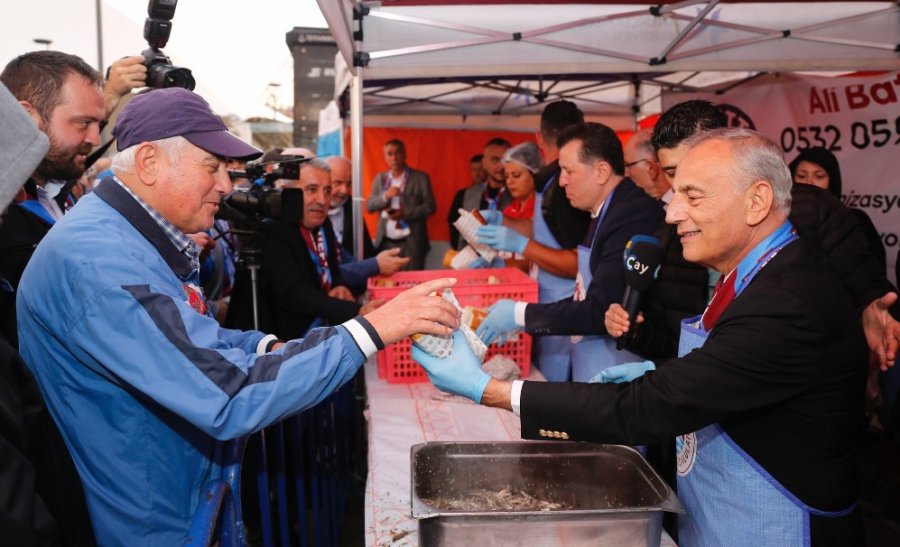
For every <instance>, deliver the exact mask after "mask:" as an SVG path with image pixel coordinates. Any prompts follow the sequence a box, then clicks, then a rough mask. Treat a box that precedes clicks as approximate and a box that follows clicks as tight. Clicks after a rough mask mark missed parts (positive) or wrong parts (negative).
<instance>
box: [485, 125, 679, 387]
mask: <svg viewBox="0 0 900 547" xmlns="http://www.w3.org/2000/svg"><path fill="white" fill-rule="evenodd" d="M557 146H558V147H559V165H560V167H561V168H562V173H561V176H560V181H559V182H560V188H562V189H564V190H565V192H566V196H567V197H568V199H569V201H570V202H571V204H572V206H573V207H575V208H577V209H581V210H583V211H590V212H591V216H592V221H591V224H590V226H589V227H588V232H587V237H586V238H585V241H584V245H582V246H581V247H579V249H578V276H577V278H576V282H575V295H574V298H572V299H569V298H565V299H561V300H559V301H557V302H554V303H550V304H526V303H524V302H518V303H516V302H513V301H511V300H500V301H498V302H497V303H496V304H494V305H493V306H491V309H490V313H489V314H488V316H487V317H486V318H485V319H484V321H482V323H481V326H479V328H478V334H479V335H480V336H482V338H483V339H484V341H485V343H488V344H489V343H491V341H492V340H494V338H496V337H497V336H498V335H501V334H504V333H507V332H510V331H513V330H515V329H517V328H524V329H525V331H527V332H529V333H531V334H539V335H547V334H551V335H569V336H571V337H572V339H571V356H572V379H573V380H575V381H577V382H586V381H588V380H590V379H591V378H593V377H594V376H595V375H596V374H597V373H599V372H600V371H602V370H604V369H605V368H607V367H609V366H612V365H617V364H619V363H626V362H629V361H635V360H638V359H637V358H636V357H635V356H634V355H632V354H630V353H628V352H623V351H617V350H616V348H615V341H614V340H612V339H611V338H610V337H609V336H607V335H606V329H605V326H604V324H603V313H604V312H605V311H606V309H607V308H609V306H610V304H612V303H613V302H621V301H622V293H623V292H624V290H625V279H624V270H623V267H622V252H623V251H624V249H625V244H626V243H627V242H628V240H629V239H631V237H632V236H633V235H635V234H640V233H649V232H651V231H653V229H655V228H656V226H658V225H659V224H660V223H661V222H662V219H663V211H662V208H661V207H660V205H659V204H658V203H657V202H656V200H654V199H652V198H650V197H649V196H648V195H647V194H645V193H644V191H643V190H641V189H640V188H638V187H637V186H635V184H634V183H633V182H631V180H630V179H628V178H626V177H624V176H623V172H624V160H623V159H622V144H621V142H620V141H619V138H618V137H617V136H616V134H615V132H614V131H613V130H612V129H610V128H608V127H606V126H604V125H601V124H596V123H581V124H577V125H573V126H570V127H568V128H566V129H564V130H563V131H562V132H561V133H560V134H559V136H558V139H557Z"/></svg>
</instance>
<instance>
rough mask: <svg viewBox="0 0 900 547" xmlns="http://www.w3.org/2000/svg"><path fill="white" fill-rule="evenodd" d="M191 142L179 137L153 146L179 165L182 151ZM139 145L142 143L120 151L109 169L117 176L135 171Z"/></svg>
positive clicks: (160, 141)
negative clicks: (135, 153) (135, 157)
mask: <svg viewBox="0 0 900 547" xmlns="http://www.w3.org/2000/svg"><path fill="white" fill-rule="evenodd" d="M189 142H190V141H188V140H187V139H186V138H184V137H181V136H178V137H169V138H167V139H160V140H158V141H153V144H155V145H156V146H157V147H158V148H160V149H161V150H162V151H163V153H164V154H165V155H166V157H167V158H169V161H171V162H173V163H177V162H178V161H179V160H180V159H181V152H182V150H184V147H185V145H186V144H189ZM139 145H140V143H138V144H135V145H134V146H129V147H128V148H126V149H125V150H121V151H119V153H117V154H116V155H115V156H113V159H112V163H111V164H110V165H109V168H110V169H112V170H113V172H114V173H115V174H116V175H119V174H120V173H127V172H129V171H134V151H135V150H136V149H137V147H138V146H139Z"/></svg>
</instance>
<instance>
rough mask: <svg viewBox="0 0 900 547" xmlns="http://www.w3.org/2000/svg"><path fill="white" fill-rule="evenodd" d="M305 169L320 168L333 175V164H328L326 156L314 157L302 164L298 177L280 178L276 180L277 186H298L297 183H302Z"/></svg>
mask: <svg viewBox="0 0 900 547" xmlns="http://www.w3.org/2000/svg"><path fill="white" fill-rule="evenodd" d="M305 169H319V170H321V171H325V172H326V173H328V174H329V175H331V166H330V165H328V161H326V160H325V159H324V158H312V159H309V160H307V161H305V162H303V163H301V164H300V170H299V171H297V173H298V176H297V178H296V179H278V180H277V181H275V187H276V188H281V187H288V188H297V187H298V186H297V185H298V184H300V177H302V176H303V171H304V170H305Z"/></svg>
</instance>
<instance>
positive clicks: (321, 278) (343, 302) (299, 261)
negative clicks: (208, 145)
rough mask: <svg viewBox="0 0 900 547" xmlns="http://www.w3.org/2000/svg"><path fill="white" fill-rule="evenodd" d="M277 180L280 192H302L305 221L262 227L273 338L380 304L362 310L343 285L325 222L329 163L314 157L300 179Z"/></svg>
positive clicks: (337, 248)
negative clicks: (289, 190) (281, 190)
mask: <svg viewBox="0 0 900 547" xmlns="http://www.w3.org/2000/svg"><path fill="white" fill-rule="evenodd" d="M299 151H300V152H301V154H300V155H305V154H302V152H307V151H305V150H299ZM285 152H286V153H288V154H290V153H291V152H292V149H287V150H285ZM279 182H280V183H281V185H282V187H283V188H296V189H299V190H301V191H302V192H303V218H302V220H300V222H277V221H275V222H268V223H266V224H265V225H264V237H263V246H262V278H263V284H264V293H265V297H266V298H267V299H268V308H269V310H271V315H272V321H273V323H274V326H275V334H276V335H278V336H279V337H280V338H295V337H299V336H303V335H304V333H305V332H306V330H307V329H308V328H309V327H310V326H311V325H313V324H314V322H315V321H316V320H317V319H318V320H319V321H320V322H324V323H325V324H329V325H334V324H338V323H341V322H343V321H347V320H348V319H351V318H353V317H354V316H356V315H357V314H360V313H363V314H365V313H367V312H368V311H370V310H372V309H374V308H376V307H377V306H378V305H379V304H380V301H372V302H369V303H368V304H366V306H363V307H362V308H361V307H360V305H359V304H357V303H356V301H355V299H354V297H353V294H352V292H351V291H350V289H349V288H348V287H347V286H346V285H345V284H344V279H343V275H342V273H341V268H340V255H341V247H340V243H338V241H337V238H336V237H335V235H334V230H333V228H332V225H331V220H330V219H329V218H328V208H329V206H330V204H331V189H332V186H331V167H329V165H328V163H327V162H326V161H324V160H322V159H319V158H313V159H311V160H309V161H306V162H304V163H301V164H300V178H299V179H298V180H286V179H281V180H280V181H279Z"/></svg>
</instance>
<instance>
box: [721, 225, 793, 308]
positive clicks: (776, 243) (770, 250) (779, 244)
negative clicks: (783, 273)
mask: <svg viewBox="0 0 900 547" xmlns="http://www.w3.org/2000/svg"><path fill="white" fill-rule="evenodd" d="M796 240H797V230H796V229H795V228H794V226H793V225H792V224H791V223H790V221H785V222H784V224H782V225H781V227H779V228H778V229H777V230H775V232H774V233H772V235H770V236H769V237H767V238H766V239H765V240H763V242H762V243H761V244H760V245H759V246H757V248H755V249H753V250H752V251H750V254H749V255H747V256H746V257H744V259H743V260H741V262H740V263H739V264H738V266H737V272H735V275H738V276H739V277H737V278H736V279H735V284H734V292H735V295H738V294H741V292H742V291H743V290H744V289H745V288H746V287H747V285H749V284H750V281H752V280H753V278H754V277H756V274H758V273H759V271H760V270H762V269H763V268H765V267H766V264H768V263H769V262H770V261H771V260H772V259H773V258H775V255H777V254H778V253H779V251H781V250H782V249H784V248H785V247H787V246H788V244H790V243H792V242H794V241H796ZM747 268H750V270H749V271H747V273H744V271H745V270H747Z"/></svg>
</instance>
